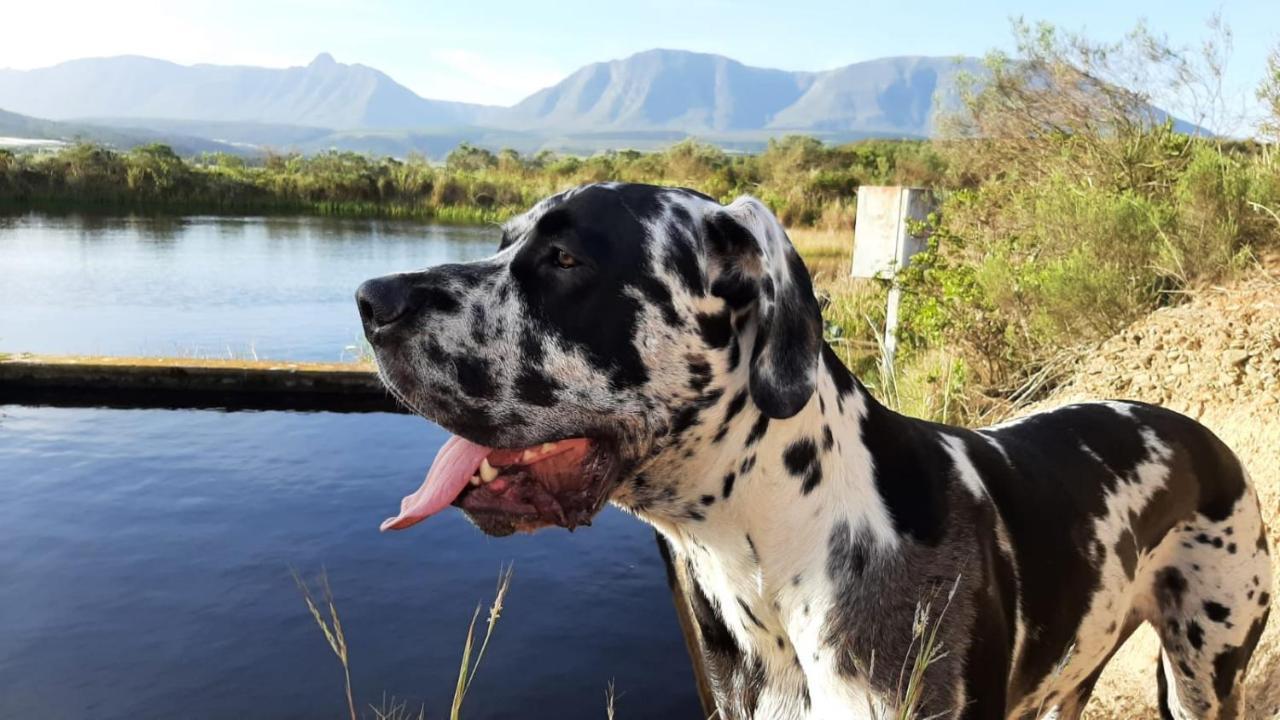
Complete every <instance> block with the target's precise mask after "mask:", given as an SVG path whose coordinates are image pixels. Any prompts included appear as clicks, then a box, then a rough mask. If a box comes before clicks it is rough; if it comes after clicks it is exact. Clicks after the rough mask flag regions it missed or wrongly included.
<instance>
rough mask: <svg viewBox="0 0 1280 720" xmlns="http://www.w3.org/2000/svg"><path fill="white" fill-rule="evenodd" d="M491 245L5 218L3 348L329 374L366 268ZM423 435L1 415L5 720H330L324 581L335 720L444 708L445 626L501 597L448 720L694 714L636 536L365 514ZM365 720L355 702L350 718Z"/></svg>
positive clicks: (626, 526)
mask: <svg viewBox="0 0 1280 720" xmlns="http://www.w3.org/2000/svg"><path fill="white" fill-rule="evenodd" d="M495 242H496V234H495V233H494V232H493V231H492V230H488V229H471V228H467V229H458V228H446V227H438V226H424V225H420V224H412V223H386V222H368V221H364V222H362V221H348V220H343V221H332V220H318V219H296V218H288V219H276V218H272V219H261V218H212V217H199V218H182V219H162V220H157V219H139V218H132V219H106V220H104V219H86V218H66V217H60V218H49V217H40V216H24V217H20V218H12V217H11V218H7V219H0V352H13V351H40V352H94V353H112V354H174V353H183V352H185V353H190V354H203V355H216V354H226V352H227V349H228V348H230V351H231V353H232V354H235V355H237V356H243V355H245V354H246V352H247V351H255V352H256V354H257V355H258V356H260V357H274V358H293V359H320V360H333V359H338V358H339V357H341V356H342V354H343V352H344V351H343V348H344V347H345V346H347V345H351V344H353V342H354V340H355V338H356V337H357V335H358V332H359V325H358V319H357V317H356V316H355V313H354V308H353V303H352V301H351V296H352V292H353V290H354V287H355V286H356V285H357V284H358V283H359V281H360V280H362V279H365V278H367V277H371V276H373V275H377V274H381V273H385V272H391V271H396V270H403V269H406V268H412V267H421V266H424V265H429V264H433V263H438V262H445V261H451V260H462V259H468V258H474V257H481V256H484V255H486V254H488V253H489V252H491V250H492V248H493V247H494V245H495ZM444 437H445V436H444V433H443V431H441V430H440V429H439V428H437V427H435V426H433V425H431V424H429V423H427V422H425V421H423V420H421V419H418V418H412V417H405V416H397V415H388V414H365V415H337V414H325V413H311V414H301V413H281V412H245V413H222V412H211V411H168V410H163V411H162V410H155V411H135V410H128V411H122V410H106V409H55V408H28V407H19V406H13V405H9V406H3V405H0V717H5V718H7V717H40V718H149V717H190V718H226V717H253V718H257V717H261V718H274V717H299V718H303V717H340V716H342V715H343V714H344V713H345V700H344V696H343V690H342V674H341V670H340V667H339V665H338V664H337V661H336V659H335V658H334V657H333V655H332V653H331V652H330V650H329V648H328V646H327V645H326V644H325V641H324V639H323V637H322V636H321V635H320V633H319V631H318V630H317V629H316V628H315V627H314V625H312V622H311V619H310V617H309V616H308V614H307V611H306V608H305V605H304V604H303V601H302V599H301V596H300V594H299V592H298V590H297V589H296V588H295V586H294V583H293V579H292V578H291V575H290V572H291V570H296V571H298V572H299V573H300V574H302V575H303V576H304V577H313V576H314V575H315V574H316V573H318V572H320V571H321V570H322V569H323V570H326V571H327V575H328V578H329V582H330V585H331V587H332V589H333V594H334V597H335V600H336V605H337V607H338V612H339V614H340V616H341V618H342V623H343V628H344V630H345V631H346V636H347V641H348V643H349V645H350V659H351V667H352V681H353V684H354V686H355V691H356V694H357V702H358V703H360V704H361V705H362V706H364V707H365V708H366V709H367V707H368V705H369V704H373V705H375V706H376V705H379V704H380V703H381V702H382V699H383V696H384V694H385V696H386V697H388V698H390V697H392V696H394V697H395V698H397V700H405V701H407V702H408V704H409V706H410V707H413V708H417V707H419V706H420V705H425V707H426V714H427V717H447V714H448V705H449V701H450V698H451V696H452V687H453V684H454V682H455V680H456V676H457V670H458V658H459V655H460V653H461V650H462V642H463V638H464V634H465V630H466V625H467V622H468V621H469V620H470V617H471V612H472V611H473V609H474V608H475V605H476V603H477V602H480V601H486V602H487V601H488V599H489V598H490V597H492V593H493V588H494V585H495V581H496V577H497V574H498V571H499V568H500V566H502V565H503V564H504V563H509V562H513V563H514V566H515V571H514V580H513V582H512V588H511V592H510V594H509V595H508V597H507V602H506V608H505V610H504V613H503V616H502V619H501V620H500V621H499V624H498V628H497V630H496V632H495V635H494V639H493V641H492V643H491V645H490V648H489V653H488V655H487V656H486V658H485V662H484V666H483V667H482V668H481V670H480V673H479V675H478V676H477V679H476V681H475V684H474V685H473V686H472V688H471V692H470V694H469V695H468V699H467V705H466V708H465V710H464V717H467V718H506V717H563V718H579V717H581V718H602V717H604V712H605V689H606V687H607V686H608V684H609V683H610V681H613V683H614V685H615V687H616V692H617V701H616V708H617V711H618V716H619V717H622V718H642V717H696V716H697V714H698V709H697V701H696V696H695V694H694V689H693V684H692V681H691V675H690V670H689V665H688V660H687V656H686V654H685V651H684V645H683V642H682V640H681V638H680V634H679V631H678V629H677V626H676V623H675V616H674V612H673V610H672V608H671V601H670V597H669V595H668V594H667V591H666V587H665V581H664V577H663V570H662V566H661V562H660V560H659V559H658V557H657V553H656V551H655V550H654V546H653V539H652V533H651V531H649V530H648V528H647V527H646V526H644V525H642V524H641V523H640V522H638V521H636V520H634V519H632V518H629V517H626V516H624V515H622V514H621V513H619V512H617V511H614V510H607V511H606V512H605V513H603V514H602V515H601V516H600V518H598V519H597V521H596V523H595V526H594V527H590V528H585V529H582V530H579V531H578V532H575V533H567V532H565V531H561V530H549V531H545V532H543V533H540V534H538V535H535V536H521V537H514V538H505V539H501V540H494V539H489V538H485V537H483V536H482V535H480V534H479V532H478V531H476V530H474V529H472V528H471V527H470V526H469V525H468V524H467V523H466V522H465V520H463V518H462V517H461V516H460V515H459V514H457V513H456V512H455V511H448V512H446V513H444V514H442V515H441V516H438V517H435V518H432V519H431V520H429V521H427V522H425V523H423V524H421V525H419V526H417V527H415V528H413V529H412V530H409V531H406V532H404V533H399V534H390V535H382V534H379V533H378V531H377V525H378V522H379V521H380V520H381V519H382V518H383V517H385V516H387V515H388V514H390V513H392V512H394V510H395V509H396V507H397V506H398V502H399V499H400V497H401V496H402V495H403V494H405V493H407V492H409V491H411V490H412V489H413V488H414V487H416V485H417V483H418V482H420V480H421V477H422V473H423V472H424V470H425V469H426V466H427V464H428V463H429V462H430V459H431V457H432V456H433V455H434V453H435V451H436V449H437V448H438V447H439V445H440V443H441V442H442V441H443V440H444ZM365 715H366V716H372V712H371V711H366V712H365Z"/></svg>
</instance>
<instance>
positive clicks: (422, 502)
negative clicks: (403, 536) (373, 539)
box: [379, 435, 492, 532]
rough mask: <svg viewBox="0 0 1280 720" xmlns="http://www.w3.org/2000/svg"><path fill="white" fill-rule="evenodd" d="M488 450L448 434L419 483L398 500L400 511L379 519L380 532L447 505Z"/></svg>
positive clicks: (473, 472) (468, 479) (412, 522)
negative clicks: (415, 489) (411, 492)
mask: <svg viewBox="0 0 1280 720" xmlns="http://www.w3.org/2000/svg"><path fill="white" fill-rule="evenodd" d="M490 452H492V450H491V449H490V448H487V447H483V446H481V445H476V444H475V443H473V442H468V441H466V440H463V439H462V438H460V437H458V436H457V435H454V436H452V437H450V438H449V440H448V442H446V443H445V444H444V445H443V446H442V447H441V448H440V452H438V453H436V459H435V460H434V461H432V463H431V469H430V470H428V471H427V479H426V480H424V481H423V482H422V487H420V488H418V491H417V492H415V493H414V494H412V495H410V496H408V497H406V498H405V499H403V500H401V501H400V514H399V515H397V516H395V517H393V518H387V519H386V520H383V521H382V526H381V527H380V528H379V529H380V530H383V531H384V532H385V531H387V530H403V529H405V528H407V527H409V526H411V525H414V524H415V523H417V522H419V521H421V520H424V519H426V518H429V517H431V516H432V515H435V514H436V513H438V512H440V511H441V510H443V509H445V508H446V507H448V506H449V503H451V502H453V501H454V499H456V498H457V497H458V494H459V493H461V492H462V489H463V488H464V487H466V486H467V482H468V481H470V480H471V476H472V475H475V474H476V470H477V469H478V468H479V467H480V461H481V460H484V459H485V458H486V457H487V456H488V455H489V453H490Z"/></svg>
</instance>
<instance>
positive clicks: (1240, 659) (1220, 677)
mask: <svg viewBox="0 0 1280 720" xmlns="http://www.w3.org/2000/svg"><path fill="white" fill-rule="evenodd" d="M1268 614H1269V612H1264V613H1262V615H1261V616H1260V617H1258V618H1256V619H1255V620H1254V621H1253V624H1251V625H1250V626H1249V634H1248V635H1246V636H1245V638H1244V642H1242V643H1241V644H1240V645H1238V646H1230V647H1227V648H1226V649H1225V650H1223V651H1222V652H1220V653H1218V656H1217V657H1215V658H1214V659H1213V691H1214V692H1215V693H1216V694H1217V696H1218V700H1226V699H1227V698H1228V697H1229V696H1230V695H1231V691H1232V690H1233V689H1234V688H1235V685H1236V681H1237V676H1239V675H1240V674H1242V673H1243V672H1244V670H1245V665H1246V664H1247V663H1248V662H1249V657H1250V656H1251V655H1253V650H1254V648H1256V647H1257V646H1258V639H1259V638H1261V637H1262V629H1263V627H1265V626H1266V624H1267V615H1268Z"/></svg>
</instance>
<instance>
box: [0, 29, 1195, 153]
mask: <svg viewBox="0 0 1280 720" xmlns="http://www.w3.org/2000/svg"><path fill="white" fill-rule="evenodd" d="M982 72H983V68H982V63H981V62H980V61H979V60H977V59H975V58H966V57H961V58H945V57H919V56H910V57H888V58H880V59H877V60H868V61H866V62H858V63H854V64H851V65H845V66H843V67H839V68H835V69H833V70H824V71H820V72H804V71H788V70H775V69H770V68H759V67H752V66H749V65H744V64H743V63H740V62H738V61H736V60H733V59H731V58H727V57H724V56H721V55H712V54H707V53H697V52H689V51H685V50H662V49H659V50H648V51H645V52H640V53H636V54H634V55H631V56H629V57H626V58H622V59H619V60H611V61H607V62H598V63H592V64H589V65H586V66H584V67H582V68H580V69H578V70H576V71H575V72H573V73H570V74H569V76H568V77H566V78H565V79H563V80H561V81H560V82H558V83H556V84H554V85H552V86H550V87H547V88H543V89H542V90H539V91H537V92H535V93H533V94H532V95H530V96H529V97H527V98H525V99H524V100H521V101H520V102H518V103H516V104H515V105H513V106H511V107H506V108H503V107H495V106H486V105H474V104H468V103H460V102H452V101H447V100H431V99H427V98H423V97H420V96H418V95H417V94H415V93H414V92H413V91H411V90H409V89H408V88H406V87H404V86H403V85H400V84H399V83H397V82H396V81H395V80H393V79H391V78H390V77H388V76H387V75H386V74H384V73H382V72H380V71H378V70H376V69H374V68H371V67H367V66H365V65H359V64H345V63H341V62H338V61H337V60H335V59H334V58H333V56H331V55H329V54H328V53H320V54H319V55H317V56H316V57H315V59H314V60H312V61H311V62H310V63H309V64H307V65H305V66H299V67H289V68H261V67H248V66H229V65H179V64H176V63H172V62H168V61H165V60H155V59H152V58H146V57H138V56H121V57H108V58H87V59H82V60H72V61H68V62H64V63H61V64H59V65H54V66H52V67H47V68H40V69H37V70H28V71H19V70H0V108H4V109H5V110H9V111H12V112H16V113H21V114H24V115H30V116H36V117H40V118H51V119H54V120H58V121H64V122H65V121H75V122H77V123H78V125H79V126H80V127H81V128H83V129H92V128H97V130H98V131H100V133H99V134H103V133H106V134H109V129H112V128H114V129H118V130H125V129H127V132H128V134H129V135H130V137H134V136H137V134H138V131H139V130H144V131H152V132H154V133H159V134H166V135H172V136H176V137H179V138H186V139H191V138H207V139H209V140H210V141H217V142H220V143H228V144H230V145H233V146H235V147H236V148H237V149H238V151H240V152H255V151H260V150H261V149H264V148H272V149H277V150H299V151H303V152H314V151H317V150H324V149H329V148H336V149H343V150H355V151H360V152H373V153H378V154H390V155H399V156H404V155H408V154H410V153H422V154H425V155H427V156H429V157H441V156H443V155H444V154H445V153H447V152H448V151H449V149H451V148H452V147H454V146H456V145H457V143H459V142H464V141H465V142H472V143H475V144H478V145H481V146H483V147H490V148H493V149H497V148H499V147H512V148H515V149H517V150H520V151H523V152H528V151H536V150H543V149H551V150H557V151H563V152H571V153H590V152H595V151H598V150H604V149H613V148H635V149H653V148H657V147H663V146H666V145H669V144H671V143H673V142H676V141H678V140H680V139H682V138H686V137H696V138H698V139H700V140H703V141H706V142H711V143H714V144H717V145H720V146H721V147H725V148H730V149H734V150H744V151H753V150H758V149H759V148H762V147H763V146H764V145H765V143H767V141H768V140H769V139H770V138H773V137H778V136H781V135H786V134H794V133H803V134H808V135H813V136H815V137H818V138H820V139H822V140H824V141H828V142H847V141H850V140H856V139H862V138H927V137H930V136H932V135H933V134H934V132H935V126H936V120H937V118H938V116H939V114H940V112H942V111H943V110H946V109H949V108H950V107H953V106H954V105H955V103H956V102H957V93H956V87H957V83H956V80H957V77H958V76H959V75H960V74H961V73H975V74H981V73H982ZM1153 116H1154V117H1156V118H1163V117H1165V114H1164V113H1163V111H1159V110H1158V109H1155V108H1153ZM1177 124H1178V126H1179V128H1180V129H1184V130H1188V131H1192V132H1194V131H1195V130H1196V128H1194V126H1191V125H1189V124H1187V123H1182V122H1180V121H1178V122H1177ZM187 145H191V143H190V142H188V143H187Z"/></svg>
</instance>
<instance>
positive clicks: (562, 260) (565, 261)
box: [556, 249, 578, 270]
mask: <svg viewBox="0 0 1280 720" xmlns="http://www.w3.org/2000/svg"><path fill="white" fill-rule="evenodd" d="M577 264H578V258H576V257H574V256H572V255H570V254H569V253H567V252H565V251H563V250H559V249H557V250H556V265H559V266H560V267H561V268H563V269H565V270H568V269H569V268H571V267H575V266H576V265H577Z"/></svg>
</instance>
